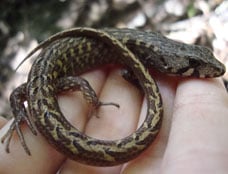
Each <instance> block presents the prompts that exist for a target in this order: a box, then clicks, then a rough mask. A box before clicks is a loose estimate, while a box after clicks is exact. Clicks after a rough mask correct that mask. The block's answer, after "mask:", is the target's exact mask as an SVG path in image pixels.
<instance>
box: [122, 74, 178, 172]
mask: <svg viewBox="0 0 228 174" xmlns="http://www.w3.org/2000/svg"><path fill="white" fill-rule="evenodd" d="M152 76H154V77H155V80H156V82H157V84H158V87H159V91H160V93H161V95H162V100H163V109H164V112H163V119H162V127H161V130H160V132H159V134H158V136H157V138H156V139H155V141H154V142H153V143H152V144H151V145H150V147H149V148H148V149H147V150H146V151H145V152H143V153H142V155H140V156H139V157H138V158H136V159H135V160H133V161H132V162H130V163H129V164H128V165H127V166H126V167H125V168H124V170H123V171H122V173H123V174H137V173H141V174H149V173H153V174H157V173H160V171H159V170H160V166H161V162H162V159H163V154H164V151H165V148H166V144H167V139H168V135H169V131H170V120H171V119H172V110H173V102H174V97H175V90H176V83H177V78H175V77H168V76H165V75H162V74H160V73H159V74H154V73H153V75H152ZM146 109H147V106H146V102H145V100H144V105H143V108H142V111H141V115H140V122H139V125H141V124H142V122H143V121H144V118H145V113H146Z"/></svg>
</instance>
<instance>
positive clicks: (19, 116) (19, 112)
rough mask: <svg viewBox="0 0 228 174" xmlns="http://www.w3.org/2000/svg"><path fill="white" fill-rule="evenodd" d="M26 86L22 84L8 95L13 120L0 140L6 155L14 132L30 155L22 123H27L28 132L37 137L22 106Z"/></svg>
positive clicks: (24, 99)
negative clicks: (3, 144) (4, 144)
mask: <svg viewBox="0 0 228 174" xmlns="http://www.w3.org/2000/svg"><path fill="white" fill-rule="evenodd" d="M26 86H27V84H26V83H24V84H22V85H21V86H19V87H17V88H16V89H15V90H14V91H13V92H12V93H11V95H10V105H11V108H12V112H13V116H14V120H13V122H12V123H11V125H10V128H9V129H8V131H7V132H6V133H5V134H4V135H3V137H2V138H1V142H2V143H4V142H5V143H6V146H5V149H6V152H7V153H9V152H10V150H9V145H10V141H11V139H12V136H13V133H14V131H16V133H17V134H18V136H19V140H20V142H21V144H22V146H23V148H24V150H25V152H26V153H27V154H28V155H31V153H30V150H29V148H28V146H27V144H26V142H25V139H24V136H23V133H22V130H21V127H20V126H21V124H22V122H24V121H25V122H26V123H27V125H28V126H29V128H30V130H31V131H32V133H33V134H34V135H37V132H36V130H35V127H34V126H33V124H32V122H31V119H30V118H29V115H28V113H27V111H26V108H25V105H24V102H25V101H26Z"/></svg>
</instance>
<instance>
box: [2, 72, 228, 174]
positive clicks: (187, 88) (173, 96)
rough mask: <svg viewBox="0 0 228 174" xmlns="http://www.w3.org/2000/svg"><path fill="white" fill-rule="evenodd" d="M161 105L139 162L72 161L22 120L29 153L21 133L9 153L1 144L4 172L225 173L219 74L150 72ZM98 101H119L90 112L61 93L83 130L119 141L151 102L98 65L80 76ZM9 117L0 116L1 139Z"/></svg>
mask: <svg viewBox="0 0 228 174" xmlns="http://www.w3.org/2000/svg"><path fill="white" fill-rule="evenodd" d="M152 76H153V77H155V79H156V81H157V83H158V86H159V89H160V92H161V95H162V99H163V106H164V116H163V124H162V128H161V131H160V133H159V135H158V137H157V138H156V140H155V141H154V142H153V143H152V144H151V146H150V147H149V148H148V149H147V150H146V151H145V152H143V153H142V154H141V155H140V156H138V157H137V158H136V159H135V160H132V161H130V162H129V163H126V164H124V165H119V166H114V167H92V166H87V165H82V164H80V163H77V162H75V161H71V160H69V159H67V158H66V156H64V155H63V154H60V153H59V152H57V151H56V150H55V149H54V148H53V147H52V146H51V145H49V144H48V143H47V141H46V140H45V139H44V138H43V137H42V135H40V134H38V136H34V135H33V134H32V133H31V131H30V130H29V129H28V127H27V125H25V124H23V125H22V130H23V134H24V136H25V140H26V143H27V145H28V147H29V148H30V150H31V154H32V155H31V156H28V155H27V154H26V153H25V151H24V149H23V148H22V146H21V144H20V142H19V139H18V137H17V135H16V134H15V136H13V139H12V141H11V144H10V153H9V154H7V153H6V152H5V145H4V144H0V157H1V158H0V173H1V174H12V173H19V174H20V173H31V174H40V173H43V174H55V173H57V171H61V172H60V173H61V174H73V173H78V174H87V173H88V174H91V173H93V174H96V173H97V174H98V173H99V174H106V173H109V174H120V173H121V174H138V173H140V174H152V173H153V174H178V173H180V174H182V173H185V174H202V173H207V174H214V173H219V174H223V173H224V174H225V173H227V171H228V165H227V164H228V151H227V147H228V133H227V132H228V94H227V92H226V90H225V88H224V86H223V84H222V81H221V79H220V78H216V79H195V78H177V77H168V76H166V75H162V74H159V73H155V72H153V73H152ZM83 77H85V78H86V79H87V80H88V81H89V82H90V84H91V86H92V87H93V88H94V89H95V91H96V92H97V93H98V94H99V98H100V100H101V101H104V102H105V101H106V102H115V103H118V104H119V105H120V108H119V109H117V108H115V107H113V106H102V107H100V108H99V109H98V110H97V111H96V112H93V115H91V116H90V117H89V118H88V113H89V112H90V106H89V105H88V104H87V103H86V101H85V100H84V99H83V97H82V95H81V94H80V93H78V92H74V93H66V94H60V95H59V104H60V107H61V110H62V112H63V113H64V115H65V116H66V117H67V119H68V120H69V121H70V122H71V123H72V124H73V125H74V126H75V127H77V128H78V129H79V130H81V131H85V133H86V134H87V135H90V136H92V137H95V138H99V139H119V138H123V137H125V136H127V135H129V134H130V133H132V132H133V131H134V130H135V129H136V128H137V127H138V126H139V125H140V124H141V123H142V122H143V119H144V117H145V112H146V107H147V106H146V102H145V100H144V99H143V96H142V93H141V92H140V91H139V90H138V89H137V88H136V87H135V86H134V85H132V84H130V83H129V82H127V81H125V80H124V79H123V78H122V77H121V75H120V70H119V69H116V68H114V69H112V70H111V71H107V69H99V70H94V71H91V72H88V73H86V74H84V75H83ZM10 123H11V121H9V122H8V121H6V120H4V119H3V118H1V119H0V127H1V130H0V137H1V136H2V135H3V134H4V133H5V132H6V130H7V129H8V128H9V125H10Z"/></svg>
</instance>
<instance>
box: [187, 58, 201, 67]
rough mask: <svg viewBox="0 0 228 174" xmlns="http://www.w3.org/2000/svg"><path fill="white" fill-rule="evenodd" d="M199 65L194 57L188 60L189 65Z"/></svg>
mask: <svg viewBox="0 0 228 174" xmlns="http://www.w3.org/2000/svg"><path fill="white" fill-rule="evenodd" d="M199 65H200V62H199V61H197V60H194V59H190V60H189V66H190V67H198V66H199Z"/></svg>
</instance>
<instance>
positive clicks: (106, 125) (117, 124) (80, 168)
mask: <svg viewBox="0 0 228 174" xmlns="http://www.w3.org/2000/svg"><path fill="white" fill-rule="evenodd" d="M100 100H101V101H104V102H115V103H118V104H119V105H120V108H119V109H117V108H115V107H111V106H102V107H100V108H99V111H98V112H97V114H98V116H99V118H97V117H96V116H92V117H91V119H90V120H89V122H88V124H87V127H86V134H87V135H89V136H92V137H94V138H98V139H105V140H114V139H120V138H124V137H126V136H127V135H129V134H131V133H132V132H133V131H134V130H135V129H136V127H137V123H138V119H139V114H140V108H141V104H142V96H141V93H140V92H139V90H138V89H137V88H136V87H134V86H133V85H132V84H130V83H129V82H127V81H126V80H124V79H123V78H122V77H121V75H120V72H119V70H115V71H112V72H111V73H110V75H109V77H108V79H107V81H106V83H105V85H104V87H103V88H102V92H101V94H100ZM120 170H121V166H114V167H108V168H107V167H106V168H102V167H88V166H86V165H81V164H78V163H76V162H73V161H68V162H67V163H66V164H65V165H64V167H63V171H62V173H68V172H69V173H70V172H72V173H73V172H78V173H83V174H86V173H94V174H95V173H99V174H102V173H119V172H120Z"/></svg>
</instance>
